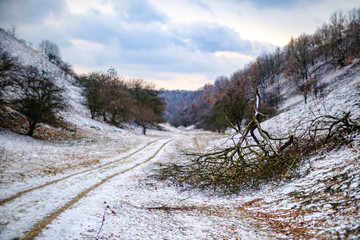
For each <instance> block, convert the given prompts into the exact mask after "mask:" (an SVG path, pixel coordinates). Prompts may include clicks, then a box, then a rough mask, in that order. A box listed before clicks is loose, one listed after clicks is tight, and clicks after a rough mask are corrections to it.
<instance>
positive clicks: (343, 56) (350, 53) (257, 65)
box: [169, 8, 360, 131]
mask: <svg viewBox="0 0 360 240" xmlns="http://www.w3.org/2000/svg"><path fill="white" fill-rule="evenodd" d="M359 57H360V8H358V9H353V10H351V11H350V12H349V13H348V14H343V13H342V12H341V11H338V12H335V13H333V14H332V15H331V17H330V20H329V22H328V23H326V24H324V25H323V26H321V27H319V28H318V29H317V30H316V32H315V33H313V34H305V33H303V34H301V35H300V36H298V37H297V38H291V39H290V41H289V43H288V44H287V45H286V46H284V47H283V48H277V49H276V50H275V51H273V52H271V53H265V54H262V55H261V56H259V57H257V58H256V60H255V61H253V62H251V63H249V64H248V65H246V66H245V67H244V68H243V69H240V70H237V71H235V72H234V73H233V74H232V75H231V76H230V77H226V76H221V77H218V78H217V79H216V80H215V83H214V84H208V85H206V86H204V87H203V88H201V89H199V91H197V92H196V97H194V98H193V99H192V101H191V102H190V103H189V104H188V105H187V106H185V107H182V106H181V104H173V105H174V106H178V109H175V110H174V109H173V112H175V113H174V116H181V118H180V119H183V121H180V122H179V121H178V119H179V118H178V117H174V118H173V120H172V119H171V117H170V118H169V119H170V123H171V122H172V121H174V120H175V119H177V121H178V122H177V125H184V126H187V125H191V124H194V125H196V126H197V127H199V128H204V129H208V130H213V131H224V130H225V129H226V128H228V127H232V128H234V129H235V130H236V131H239V130H240V129H241V126H242V125H243V123H245V122H246V121H249V119H250V118H251V117H252V116H253V112H252V111H253V110H252V109H253V107H252V105H253V104H254V99H255V98H254V92H255V87H254V86H256V88H257V89H256V91H257V92H258V93H259V96H260V98H261V102H260V110H261V112H262V113H263V114H264V115H267V116H271V115H272V114H275V113H276V111H277V109H279V107H281V104H282V102H283V98H284V94H283V93H282V90H283V88H284V86H285V85H290V86H294V87H295V89H296V93H297V94H301V95H302V96H303V97H304V101H305V103H306V102H307V101H308V97H309V96H310V95H313V96H314V97H316V98H317V97H320V96H321V95H322V90H323V88H324V86H323V85H321V84H319V78H320V77H321V75H322V74H323V73H324V72H325V71H329V70H331V69H336V68H338V67H340V68H342V67H344V66H346V65H348V64H350V63H351V62H352V61H353V60H354V59H355V58H359ZM179 101H181V100H179ZM195 109H197V111H199V112H197V114H194V110H195ZM185 120H186V121H185Z"/></svg>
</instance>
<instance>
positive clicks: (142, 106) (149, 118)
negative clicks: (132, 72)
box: [130, 79, 164, 134]
mask: <svg viewBox="0 0 360 240" xmlns="http://www.w3.org/2000/svg"><path fill="white" fill-rule="evenodd" d="M130 93H131V94H132V97H133V99H134V107H133V112H132V113H133V119H134V121H135V122H136V123H137V124H139V125H140V126H142V128H143V133H144V134H146V128H147V126H148V125H154V124H156V123H159V122H162V115H163V111H164V102H163V99H161V98H159V97H158V92H157V91H155V90H154V86H153V85H152V84H148V83H146V82H145V81H144V80H142V79H134V80H132V82H131V83H130Z"/></svg>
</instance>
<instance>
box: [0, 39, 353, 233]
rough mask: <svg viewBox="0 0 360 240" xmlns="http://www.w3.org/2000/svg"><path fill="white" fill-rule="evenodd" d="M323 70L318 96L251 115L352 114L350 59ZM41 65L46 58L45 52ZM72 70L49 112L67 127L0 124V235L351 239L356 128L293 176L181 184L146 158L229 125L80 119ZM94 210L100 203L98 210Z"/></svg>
mask: <svg viewBox="0 0 360 240" xmlns="http://www.w3.org/2000/svg"><path fill="white" fill-rule="evenodd" d="M0 43H1V45H2V46H6V47H8V48H10V49H11V53H12V54H13V55H14V56H19V57H21V58H22V60H23V61H25V62H27V63H28V64H43V63H44V62H45V60H44V59H42V57H41V56H39V55H38V54H37V53H36V52H34V51H33V50H31V49H29V48H27V47H26V46H25V45H24V44H22V43H20V42H14V41H13V40H12V39H9V37H5V36H4V35H3V34H0ZM356 64H357V63H356V62H354V65H353V66H348V67H346V68H344V69H339V70H337V71H333V72H330V73H329V74H327V75H326V76H324V78H323V79H322V81H323V82H324V83H330V84H331V87H329V88H327V89H326V91H327V95H326V97H324V98H320V99H315V98H309V100H308V104H305V103H304V101H303V98H302V97H301V96H293V97H291V98H290V99H288V100H287V102H286V103H285V105H284V107H283V108H282V110H283V112H281V113H280V114H279V115H277V116H275V117H274V118H272V119H269V120H267V121H265V122H263V123H262V125H261V126H262V128H263V129H266V130H267V131H268V132H270V133H276V135H287V134H288V133H289V132H293V131H294V130H293V129H294V126H295V125H297V124H298V122H299V121H303V120H304V119H305V118H307V117H309V116H314V114H315V115H317V114H320V113H321V114H322V113H329V114H336V113H339V112H341V111H345V112H346V111H351V113H352V115H351V116H352V118H360V109H359V107H360V69H359V68H356V67H354V66H355V65H356ZM44 67H47V68H49V69H53V68H54V69H55V68H56V67H55V66H53V65H52V64H49V63H47V64H45V65H44ZM73 81H74V80H73V79H71V78H67V79H65V81H62V84H64V87H65V88H66V96H67V99H68V102H69V104H70V105H69V107H68V109H66V110H65V111H63V112H61V113H60V114H61V116H62V117H63V118H64V120H66V121H68V122H69V124H72V126H73V127H74V134H75V135H76V138H74V139H72V140H68V141H64V140H59V141H41V140H37V139H34V138H30V137H27V136H23V135H19V134H16V133H13V132H10V131H7V130H4V129H0V159H1V163H0V201H1V205H0V216H1V218H0V239H14V238H24V237H27V236H28V234H31V233H33V232H34V231H35V230H34V229H36V226H40V228H41V229H40V231H39V233H38V234H35V235H37V236H36V239H95V238H97V237H98V238H99V239H250V240H251V239H310V238H311V239H358V238H359V237H360V235H359V233H358V230H357V232H356V229H358V228H359V226H360V218H359V216H360V214H359V201H360V190H359V186H360V175H359V172H360V150H359V149H360V136H358V135H354V136H352V137H353V139H354V140H353V143H352V145H351V146H350V145H349V146H345V147H341V148H339V149H335V150H332V151H331V152H328V153H319V154H316V155H314V156H312V157H310V158H309V159H307V160H306V161H305V162H304V163H303V164H302V166H301V167H300V169H299V172H300V173H301V174H302V177H301V178H296V179H292V180H288V181H284V182H282V183H280V184H278V185H275V184H274V183H270V184H268V185H266V186H263V187H262V189H260V190H258V191H255V190H254V191H247V192H243V193H239V194H238V195H230V196H218V195H214V193H212V192H209V191H207V192H199V191H195V190H192V191H182V189H179V188H178V187H177V186H176V185H174V184H173V183H171V182H166V181H165V182H160V181H157V180H155V179H154V178H152V177H151V174H152V173H153V170H154V169H156V168H157V166H158V165H157V163H165V162H179V161H185V160H186V159H185V157H184V156H183V155H182V152H184V151H200V152H203V151H207V150H209V149H213V148H215V147H224V145H226V144H231V141H232V140H229V137H230V136H231V135H230V134H229V133H228V134H226V135H220V134H216V133H211V132H206V131H201V130H194V129H191V128H189V129H177V128H174V127H171V126H169V125H162V128H163V131H159V130H152V129H150V130H148V135H146V136H144V135H142V134H141V129H140V128H136V127H134V126H126V127H125V128H124V129H120V128H116V127H114V126H110V125H108V124H106V123H103V122H100V121H96V120H92V119H90V118H89V113H88V111H87V110H86V108H85V106H83V105H82V103H83V101H84V99H83V97H82V96H81V89H80V88H79V87H76V86H74V85H73ZM104 213H105V214H104Z"/></svg>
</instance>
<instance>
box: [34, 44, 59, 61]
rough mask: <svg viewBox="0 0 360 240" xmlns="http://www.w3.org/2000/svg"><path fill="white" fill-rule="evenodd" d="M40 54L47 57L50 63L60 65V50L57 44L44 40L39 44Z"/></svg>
mask: <svg viewBox="0 0 360 240" xmlns="http://www.w3.org/2000/svg"><path fill="white" fill-rule="evenodd" d="M39 51H40V53H41V54H42V55H43V56H45V57H46V58H47V59H48V60H49V61H50V62H52V63H54V64H56V65H59V64H60V63H61V62H62V61H61V55H60V49H59V47H58V46H57V45H56V43H54V42H51V41H49V40H42V41H41V43H40V44H39Z"/></svg>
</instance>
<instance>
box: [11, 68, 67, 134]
mask: <svg viewBox="0 0 360 240" xmlns="http://www.w3.org/2000/svg"><path fill="white" fill-rule="evenodd" d="M54 78H55V75H54V74H53V73H50V72H46V71H44V70H39V69H37V68H36V67H34V66H29V67H26V68H25V72H24V76H23V77H22V78H19V79H18V81H17V88H18V90H19V94H20V96H19V97H18V98H17V99H15V100H14V101H13V104H14V106H15V108H16V109H17V110H18V111H19V112H20V113H22V114H24V115H25V117H26V119H27V121H28V123H29V132H28V135H29V136H32V135H33V133H34V130H35V129H36V127H37V126H38V124H39V123H45V122H46V123H51V122H53V121H54V120H55V119H56V117H55V113H56V111H57V110H59V109H61V108H63V107H64V99H63V97H62V95H61V93H62V92H63V89H61V88H60V87H58V86H56V85H55V84H54V82H53V80H54Z"/></svg>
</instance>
